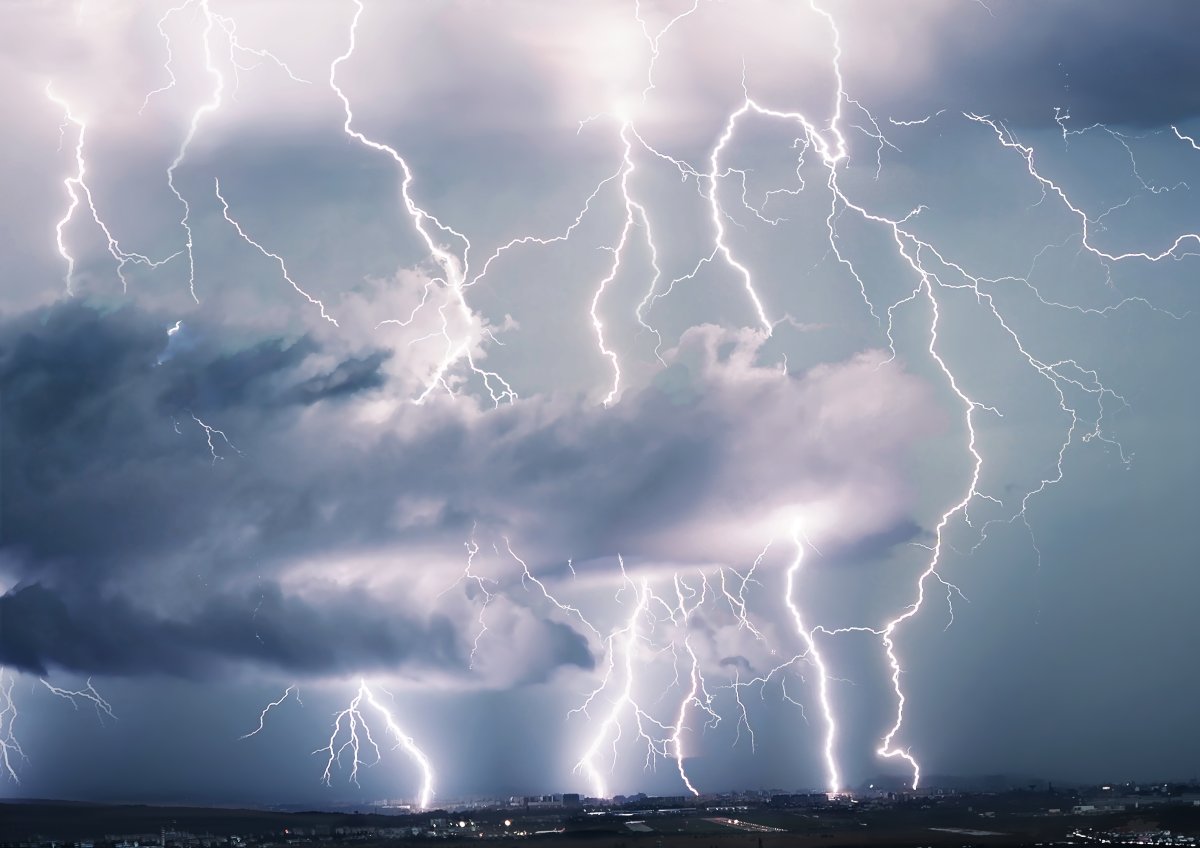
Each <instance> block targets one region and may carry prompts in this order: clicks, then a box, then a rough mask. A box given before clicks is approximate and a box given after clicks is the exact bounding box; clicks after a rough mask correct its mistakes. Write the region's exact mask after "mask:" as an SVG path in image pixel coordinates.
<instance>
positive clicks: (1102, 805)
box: [0, 782, 1200, 848]
mask: <svg viewBox="0 0 1200 848" xmlns="http://www.w3.org/2000/svg"><path fill="white" fill-rule="evenodd" d="M1197 838H1200V783H1195V782H1191V783H1162V784H1153V785H1144V784H1132V783H1125V784H1119V785H1118V784H1105V785H1096V786H1085V787H1072V788H1062V787H1056V786H1054V785H1053V784H1051V783H1031V784H1025V785H1021V786H1008V787H1005V788H997V789H995V790H991V791H982V790H978V789H974V790H965V789H949V788H943V789H930V790H924V791H919V792H913V791H898V790H895V789H875V788H867V789H865V790H860V791H856V792H853V793H846V794H838V795H829V794H827V793H823V792H795V791H781V790H766V791H758V790H755V791H743V792H730V793H720V794H710V795H702V796H700V797H693V796H690V795H689V796H648V795H643V794H636V795H618V796H616V797H614V798H611V799H597V798H588V797H582V796H580V795H578V794H571V793H563V794H553V795H535V796H520V797H508V798H500V799H474V800H465V801H462V802H459V803H447V804H446V805H444V806H443V807H442V808H439V809H436V810H425V811H417V810H413V809H412V808H411V807H409V806H408V805H407V804H405V803H403V802H399V801H388V800H381V801H379V802H377V803H374V804H370V805H356V806H352V807H348V808H345V809H333V810H324V811H314V810H297V809H283V808H272V809H257V810H254V809H221V808H206V807H186V806H176V807H154V806H109V805H95V804H80V803H67V802H51V801H16V802H8V803H2V804H0V848H275V846H280V847H281V848H282V846H314V848H334V846H340V845H347V846H350V845H353V846H359V848H366V846H384V845H396V844H401V843H410V842H431V841H442V842H449V843H456V844H464V843H468V842H480V841H490V842H492V843H493V844H496V843H499V844H497V845H496V848H500V846H515V845H517V844H518V843H522V842H530V841H532V842H536V843H539V844H540V845H542V846H547V848H551V846H554V848H557V846H565V845H568V844H571V845H578V844H584V845H587V846H594V848H733V846H738V848H782V846H804V845H823V846H847V845H895V846H901V845H912V846H929V847H930V848H932V847H933V846H967V845H996V846H1001V845H1004V846H1011V845H1043V846H1045V845H1182V846H1194V845H1196V844H1197Z"/></svg>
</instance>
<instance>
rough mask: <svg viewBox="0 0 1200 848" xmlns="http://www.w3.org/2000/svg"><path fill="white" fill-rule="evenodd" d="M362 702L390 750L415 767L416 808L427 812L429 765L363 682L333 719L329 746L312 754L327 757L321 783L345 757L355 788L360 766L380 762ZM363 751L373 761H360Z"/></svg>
mask: <svg viewBox="0 0 1200 848" xmlns="http://www.w3.org/2000/svg"><path fill="white" fill-rule="evenodd" d="M364 700H365V701H366V703H367V704H368V705H369V706H370V707H371V708H372V709H374V711H375V712H376V713H378V715H379V717H380V718H381V719H382V720H383V723H384V730H385V732H386V735H388V736H391V737H392V738H393V739H394V740H395V745H394V746H393V748H403V749H404V752H405V753H406V754H407V755H408V757H409V759H411V760H412V761H413V763H414V764H415V765H416V766H417V770H418V771H419V772H420V775H421V783H420V788H419V789H418V791H417V806H418V807H420V808H421V809H428V808H429V804H430V802H431V801H432V800H433V764H432V763H431V762H430V761H429V758H428V757H426V756H425V754H424V753H422V751H421V749H420V748H418V747H417V744H416V742H414V741H413V738H412V737H411V736H409V735H408V734H407V733H405V732H404V731H403V730H402V729H401V728H400V725H399V724H397V723H396V720H395V718H393V717H392V712H391V710H389V709H388V708H387V707H385V706H384V705H383V704H381V703H380V702H379V700H378V699H377V698H376V697H375V693H374V692H373V691H371V689H370V687H369V686H367V681H366V680H362V681H360V682H359V685H358V691H357V692H356V693H355V695H354V697H353V698H351V699H350V703H349V704H348V705H347V706H346V708H345V709H344V710H342V711H341V712H339V713H338V714H337V716H336V717H335V718H334V720H333V731H332V732H331V733H330V735H329V745H327V746H326V747H324V748H318V749H317V750H316V751H314V752H313V753H314V754H328V760H327V761H326V763H325V772H324V774H323V775H322V780H324V782H325V783H326V785H329V784H331V783H332V781H333V769H334V766H335V765H338V766H340V765H341V760H342V755H343V754H346V753H348V755H349V757H350V758H351V759H350V778H349V779H350V782H351V783H353V784H355V785H357V784H358V769H359V767H360V766H370V765H374V764H376V763H379V762H380V761H382V759H383V752H382V751H381V750H380V748H379V744H378V743H377V742H376V741H375V737H374V736H373V735H372V734H371V725H370V723H369V722H368V721H367V717H366V715H365V714H364V712H363V709H364V708H363V701H364ZM366 749H369V750H370V751H371V752H372V755H373V759H370V760H363V758H362V756H363V753H364V750H366Z"/></svg>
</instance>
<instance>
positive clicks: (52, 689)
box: [0, 666, 117, 783]
mask: <svg viewBox="0 0 1200 848" xmlns="http://www.w3.org/2000/svg"><path fill="white" fill-rule="evenodd" d="M16 682H17V675H16V674H14V673H12V672H10V671H9V670H8V669H6V668H5V667H4V666H0V773H3V774H5V775H7V776H8V779H9V780H11V781H12V782H13V783H20V782H21V778H20V775H19V774H18V772H17V767H18V766H19V764H20V762H27V761H28V760H29V757H27V756H26V754H25V751H24V749H23V748H22V747H21V740H20V738H19V737H18V736H17V730H16V724H17V719H18V718H19V717H20V712H19V711H18V709H17V701H16V699H15V698H14V697H13V687H14V686H15V685H16ZM38 682H39V683H41V684H42V686H43V688H45V690H46V691H47V692H49V693H50V694H52V695H54V696H55V697H57V698H62V699H63V700H64V701H67V702H68V703H70V705H71V706H72V707H74V708H75V709H76V710H78V709H79V707H80V704H81V703H87V704H91V705H92V707H93V708H94V709H95V711H96V717H97V718H98V719H99V720H100V723H101V724H103V723H104V720H105V718H109V719H112V720H113V721H116V719H117V715H116V713H115V712H113V708H112V704H110V703H109V702H108V701H107V700H106V699H105V698H104V696H103V695H101V694H100V693H99V692H98V691H97V690H96V687H95V686H94V685H93V684H92V679H91V678H90V677H89V678H88V679H87V682H86V683H85V684H84V686H83V688H82V689H66V688H63V687H60V686H55V685H54V684H53V683H51V682H50V681H48V680H46V679H45V678H43V677H39V678H38Z"/></svg>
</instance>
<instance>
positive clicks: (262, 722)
mask: <svg viewBox="0 0 1200 848" xmlns="http://www.w3.org/2000/svg"><path fill="white" fill-rule="evenodd" d="M288 698H295V699H296V703H297V704H300V705H301V706H304V702H303V701H301V700H300V688H299V687H298V686H296V684H294V683H293V684H291V685H290V686H288V688H287V689H285V690H284V692H283V694H282V695H280V696H279V697H278V698H276V699H275V700H274V701H271V702H270V703H269V704H267V705H266V706H265V707H263V710H262V712H261V713H259V715H258V727H256V728H254V729H253V730H251V731H250V732H249V733H244V734H242V735H241V736H239V737H238V738H239V739H249V738H250V737H251V736H257V735H258V734H259V732H261V731H262V730H263V728H265V727H266V723H267V715H268V714H269V713H270V712H271V710H273V709H275V708H276V707H278V706H279V705H280V704H282V703H283V702H284V701H286V700H287V699H288Z"/></svg>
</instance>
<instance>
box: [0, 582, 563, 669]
mask: <svg viewBox="0 0 1200 848" xmlns="http://www.w3.org/2000/svg"><path fill="white" fill-rule="evenodd" d="M571 649H572V646H570V645H564V646H563V653H564V654H566V655H568V656H569V655H570V652H571ZM585 654H586V650H585ZM575 656H576V658H577V657H578V653H577V649H576V654H575ZM226 661H234V662H237V661H242V662H250V663H255V664H259V665H263V666H274V667H278V668H281V669H285V670H287V671H291V672H298V673H313V674H337V673H343V672H350V671H353V672H357V671H364V670H372V669H390V668H395V667H396V666H398V665H400V664H402V663H405V664H413V665H417V666H421V665H425V666H432V667H439V668H446V667H460V666H463V665H465V660H464V658H463V657H462V656H461V655H460V653H459V650H458V643H457V639H456V637H455V631H454V626H453V625H452V624H451V622H450V621H449V620H448V619H446V618H445V617H444V616H438V615H434V616H431V617H430V618H429V619H428V620H427V621H417V620H414V619H410V618H406V617H404V616H403V615H402V614H398V613H397V612H396V611H395V610H392V609H388V608H384V607H381V606H380V605H379V604H377V603H375V602H373V601H372V600H371V599H370V598H368V597H364V596H363V595H362V594H361V593H349V594H347V593H339V594H337V595H334V596H331V597H327V598H323V599H322V601H321V605H320V607H319V608H318V607H317V606H315V605H313V604H310V603H308V602H306V601H304V600H301V599H299V598H296V597H287V596H284V595H283V594H282V592H281V591H280V590H279V588H278V587H276V586H272V585H264V587H263V588H262V590H261V591H260V592H259V593H258V594H257V595H248V596H243V597H229V596H217V597H212V598H208V599H207V600H206V601H205V604H204V606H203V607H202V608H201V609H200V610H199V611H198V612H197V613H196V614H195V615H194V616H192V617H190V618H188V619H186V620H176V619H166V618H162V617H160V616H158V615H156V614H154V613H153V612H151V611H149V610H145V609H139V608H138V607H136V606H134V605H133V604H132V603H130V602H129V601H127V600H125V599H123V598H121V597H119V596H112V597H96V596H95V595H91V594H84V593H80V592H70V591H69V590H68V591H66V592H57V591H54V590H52V589H49V588H47V587H45V586H41V585H38V584H33V585H29V586H22V587H20V588H17V589H14V590H13V591H11V592H9V593H7V594H5V595H3V596H0V665H8V666H15V667H16V668H19V669H22V670H26V671H31V672H34V673H36V674H46V673H47V672H48V671H49V670H50V669H51V668H59V669H66V670H68V671H80V672H84V673H88V674H93V673H95V674H106V675H136V674H166V675H172V676H187V677H191V676H204V675H206V674H209V673H212V672H213V671H216V670H217V669H218V668H219V667H220V666H221V664H222V663H224V662H226Z"/></svg>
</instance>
